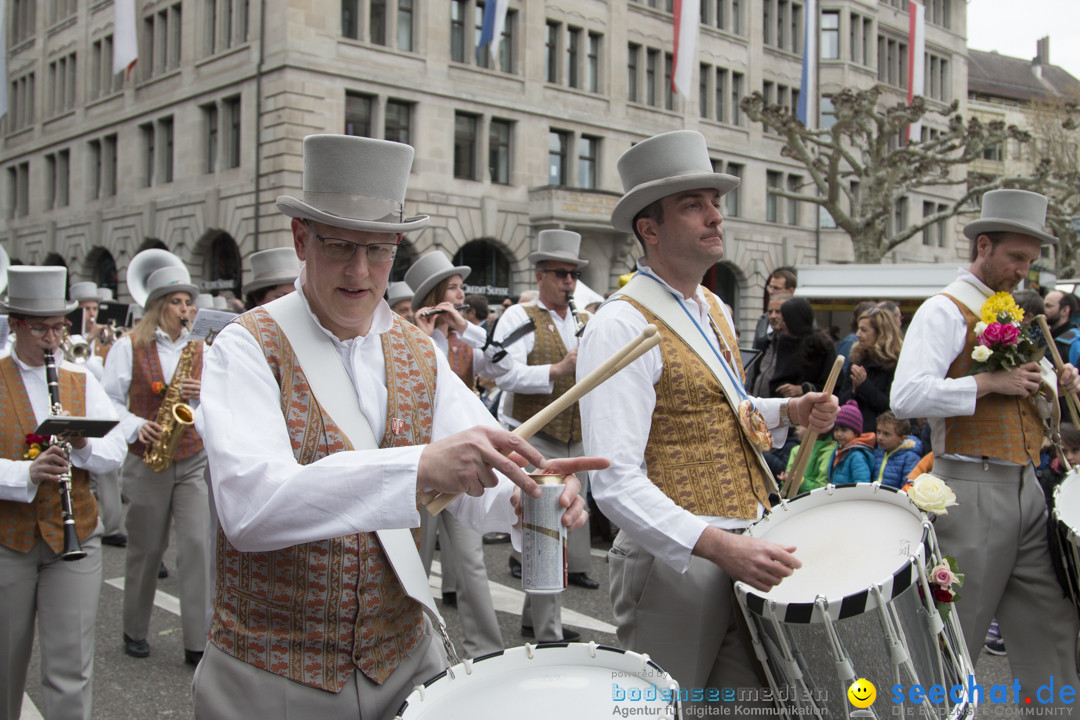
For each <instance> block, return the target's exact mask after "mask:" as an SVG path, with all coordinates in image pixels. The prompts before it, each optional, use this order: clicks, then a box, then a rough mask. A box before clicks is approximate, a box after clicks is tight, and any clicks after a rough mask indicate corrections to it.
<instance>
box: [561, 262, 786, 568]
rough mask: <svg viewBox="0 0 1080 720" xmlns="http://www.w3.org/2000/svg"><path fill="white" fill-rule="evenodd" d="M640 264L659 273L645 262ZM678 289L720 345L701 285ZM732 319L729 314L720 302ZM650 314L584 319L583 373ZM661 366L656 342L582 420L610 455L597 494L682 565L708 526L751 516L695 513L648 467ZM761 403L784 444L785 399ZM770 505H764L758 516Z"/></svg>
mask: <svg viewBox="0 0 1080 720" xmlns="http://www.w3.org/2000/svg"><path fill="white" fill-rule="evenodd" d="M638 269H639V271H642V272H649V273H650V274H652V275H653V277H656V275H655V274H654V273H652V272H651V270H649V269H648V266H646V265H644V264H643V263H642V262H641V261H639V263H638ZM661 282H662V283H663V284H664V286H665V287H666V288H667V289H669V290H672V291H673V292H675V294H676V297H678V298H680V299H681V302H682V305H683V307H685V308H686V309H687V310H689V311H690V314H691V315H692V316H693V317H694V319H695V320H697V322H698V324H699V325H700V326H701V327H702V328H704V329H705V334H706V336H707V338H708V340H709V343H710V344H711V345H712V346H713V347H714V348H716V349H717V350H719V349H720V348H721V347H722V345H721V343H720V341H719V340H718V338H717V336H716V333H715V331H714V330H713V327H712V322H711V321H710V320H709V305H708V302H707V300H706V298H705V292H704V289H703V288H702V287H701V286H700V285H699V286H698V288H697V290H696V291H695V292H694V295H693V296H691V297H684V296H683V295H682V293H679V292H678V291H676V290H674V288H672V287H671V286H670V285H668V284H667V283H666V282H663V280H661ZM721 307H722V308H723V312H724V316H725V317H726V318H727V321H728V323H729V324H730V323H731V317H730V316H729V315H728V312H727V308H726V307H724V306H723V304H721ZM647 324H648V323H647V321H646V319H645V316H644V315H642V314H641V313H640V312H639V311H638V310H637V309H636V308H635V307H634V306H633V305H631V304H630V303H628V302H621V301H620V302H607V303H605V304H603V305H601V306H600V309H599V310H598V311H597V312H596V315H595V316H594V318H593V319H592V320H591V321H590V322H589V324H588V325H586V326H585V335H584V337H583V338H582V343H581V348H580V350H579V351H578V353H579V354H578V363H577V376H578V379H581V378H583V377H585V376H586V375H587V374H589V373H590V372H592V371H593V370H594V369H595V368H596V367H597V366H598V365H600V364H602V363H603V362H604V361H606V360H607V359H608V358H609V357H611V355H613V354H614V353H615V352H616V351H617V350H619V349H620V348H622V347H623V346H624V345H626V344H627V343H628V342H630V341H631V340H633V339H634V338H635V337H637V336H638V335H639V334H640V333H641V331H642V329H644V328H645V326H646V325H647ZM662 371H663V355H662V354H661V351H660V347H659V346H657V347H654V348H652V349H650V350H649V351H648V352H646V353H645V354H644V355H642V356H641V357H640V358H638V359H637V360H635V361H634V362H633V363H631V364H630V365H628V366H627V367H626V368H625V369H623V370H621V371H620V372H618V373H616V374H615V375H614V376H612V377H611V378H610V379H608V380H607V381H606V382H604V383H603V384H601V385H600V386H599V387H597V388H596V389H595V390H593V391H591V392H589V393H587V394H586V395H585V396H584V397H582V398H581V401H580V407H581V425H582V435H583V440H584V443H585V454H586V455H590V456H592V455H597V456H600V457H604V458H607V459H608V460H610V461H611V466H610V467H609V468H607V469H606V470H593V471H591V472H590V473H589V478H590V482H592V493H593V497H594V498H596V501H597V502H598V503H599V504H600V506H601V507H602V508H603V510H604V514H605V515H607V516H608V517H609V518H611V520H612V521H613V522H614V523H615V524H616V525H618V526H619V527H620V528H623V529H625V530H626V531H627V532H628V533H630V535H632V536H633V538H634V540H635V541H637V542H638V543H639V544H640V545H641V546H642V547H643V548H645V550H646V551H648V552H649V553H650V554H652V555H653V556H654V557H656V558H657V559H659V560H661V561H662V562H664V563H666V564H668V565H670V566H671V567H673V568H675V569H676V570H678V571H679V572H685V571H686V569H687V568H688V567H689V566H690V558H691V554H692V550H693V549H694V546H695V545H696V544H697V541H698V538H699V537H700V536H701V533H702V532H704V531H705V528H706V527H707V526H708V525H712V526H714V527H718V528H724V529H739V528H743V527H746V526H747V525H749V524H750V523H751V522H752V521H751V520H745V519H739V518H718V517H709V516H698V515H694V514H692V513H691V512H689V511H688V510H685V509H683V508H682V507H680V506H679V505H678V504H676V503H675V502H674V501H673V500H672V499H671V498H669V497H668V496H667V495H665V494H664V493H663V491H662V490H660V488H659V487H657V486H656V485H655V484H654V483H653V482H652V480H650V479H649V477H648V475H647V474H646V468H645V447H646V445H647V444H648V441H649V431H650V429H651V427H652V414H653V410H654V409H655V408H656V384H657V383H659V382H660V375H661V372H662ZM754 402H755V403H756V405H757V408H758V409H759V410H760V411H761V413H762V415H764V417H765V422H766V424H767V425H768V427H770V428H776V429H774V430H772V435H773V445H774V447H781V446H782V445H783V444H784V440H785V439H786V438H787V428H786V427H778V426H779V425H780V406H781V405H783V404H784V403H785V402H787V399H786V398H755V399H754ZM763 512H764V508H763V507H761V506H760V505H759V506H758V517H760V516H761V515H762V513H763Z"/></svg>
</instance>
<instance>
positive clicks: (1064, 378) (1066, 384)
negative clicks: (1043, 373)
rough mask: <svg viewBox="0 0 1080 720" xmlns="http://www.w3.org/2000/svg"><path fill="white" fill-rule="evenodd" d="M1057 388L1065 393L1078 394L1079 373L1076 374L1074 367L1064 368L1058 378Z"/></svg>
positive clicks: (1079, 388) (1079, 390)
mask: <svg viewBox="0 0 1080 720" xmlns="http://www.w3.org/2000/svg"><path fill="white" fill-rule="evenodd" d="M1058 387H1060V388H1061V390H1062V392H1066V393H1077V392H1080V373H1078V372H1077V370H1076V367H1075V366H1073V365H1066V366H1065V369H1064V370H1062V371H1061V377H1060V378H1058Z"/></svg>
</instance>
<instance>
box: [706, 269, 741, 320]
mask: <svg viewBox="0 0 1080 720" xmlns="http://www.w3.org/2000/svg"><path fill="white" fill-rule="evenodd" d="M701 284H702V285H704V286H705V287H707V288H709V289H710V290H712V291H713V292H714V293H716V294H717V295H718V296H719V297H720V299H721V300H723V301H724V302H725V303H727V306H728V307H730V308H731V314H732V315H737V309H738V300H739V278H737V277H736V276H735V273H734V272H733V271H732V270H731V268H730V267H729V266H728V265H727V264H726V263H717V264H715V265H713V266H712V267H711V268H709V269H708V271H707V272H706V273H705V277H704V278H702V279H701Z"/></svg>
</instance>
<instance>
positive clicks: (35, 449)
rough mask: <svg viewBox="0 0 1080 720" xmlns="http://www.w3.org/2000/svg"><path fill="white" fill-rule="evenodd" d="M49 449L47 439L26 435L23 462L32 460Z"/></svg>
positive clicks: (42, 436) (45, 437) (32, 434)
mask: <svg viewBox="0 0 1080 720" xmlns="http://www.w3.org/2000/svg"><path fill="white" fill-rule="evenodd" d="M48 447H49V438H48V437H47V436H45V435H36V434H34V433H26V452H24V453H23V460H33V459H34V458H36V457H37V456H38V455H40V454H41V453H43V452H44V451H45V450H46V449H47V448H48Z"/></svg>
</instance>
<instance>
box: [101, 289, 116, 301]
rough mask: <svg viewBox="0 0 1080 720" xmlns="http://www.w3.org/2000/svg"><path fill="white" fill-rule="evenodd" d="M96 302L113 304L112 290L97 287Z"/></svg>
mask: <svg viewBox="0 0 1080 720" xmlns="http://www.w3.org/2000/svg"><path fill="white" fill-rule="evenodd" d="M97 299H98V302H113V301H114V300H115V299H116V298H114V297H113V294H112V290H111V289H109V288H106V287H99V288H98V289H97Z"/></svg>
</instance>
